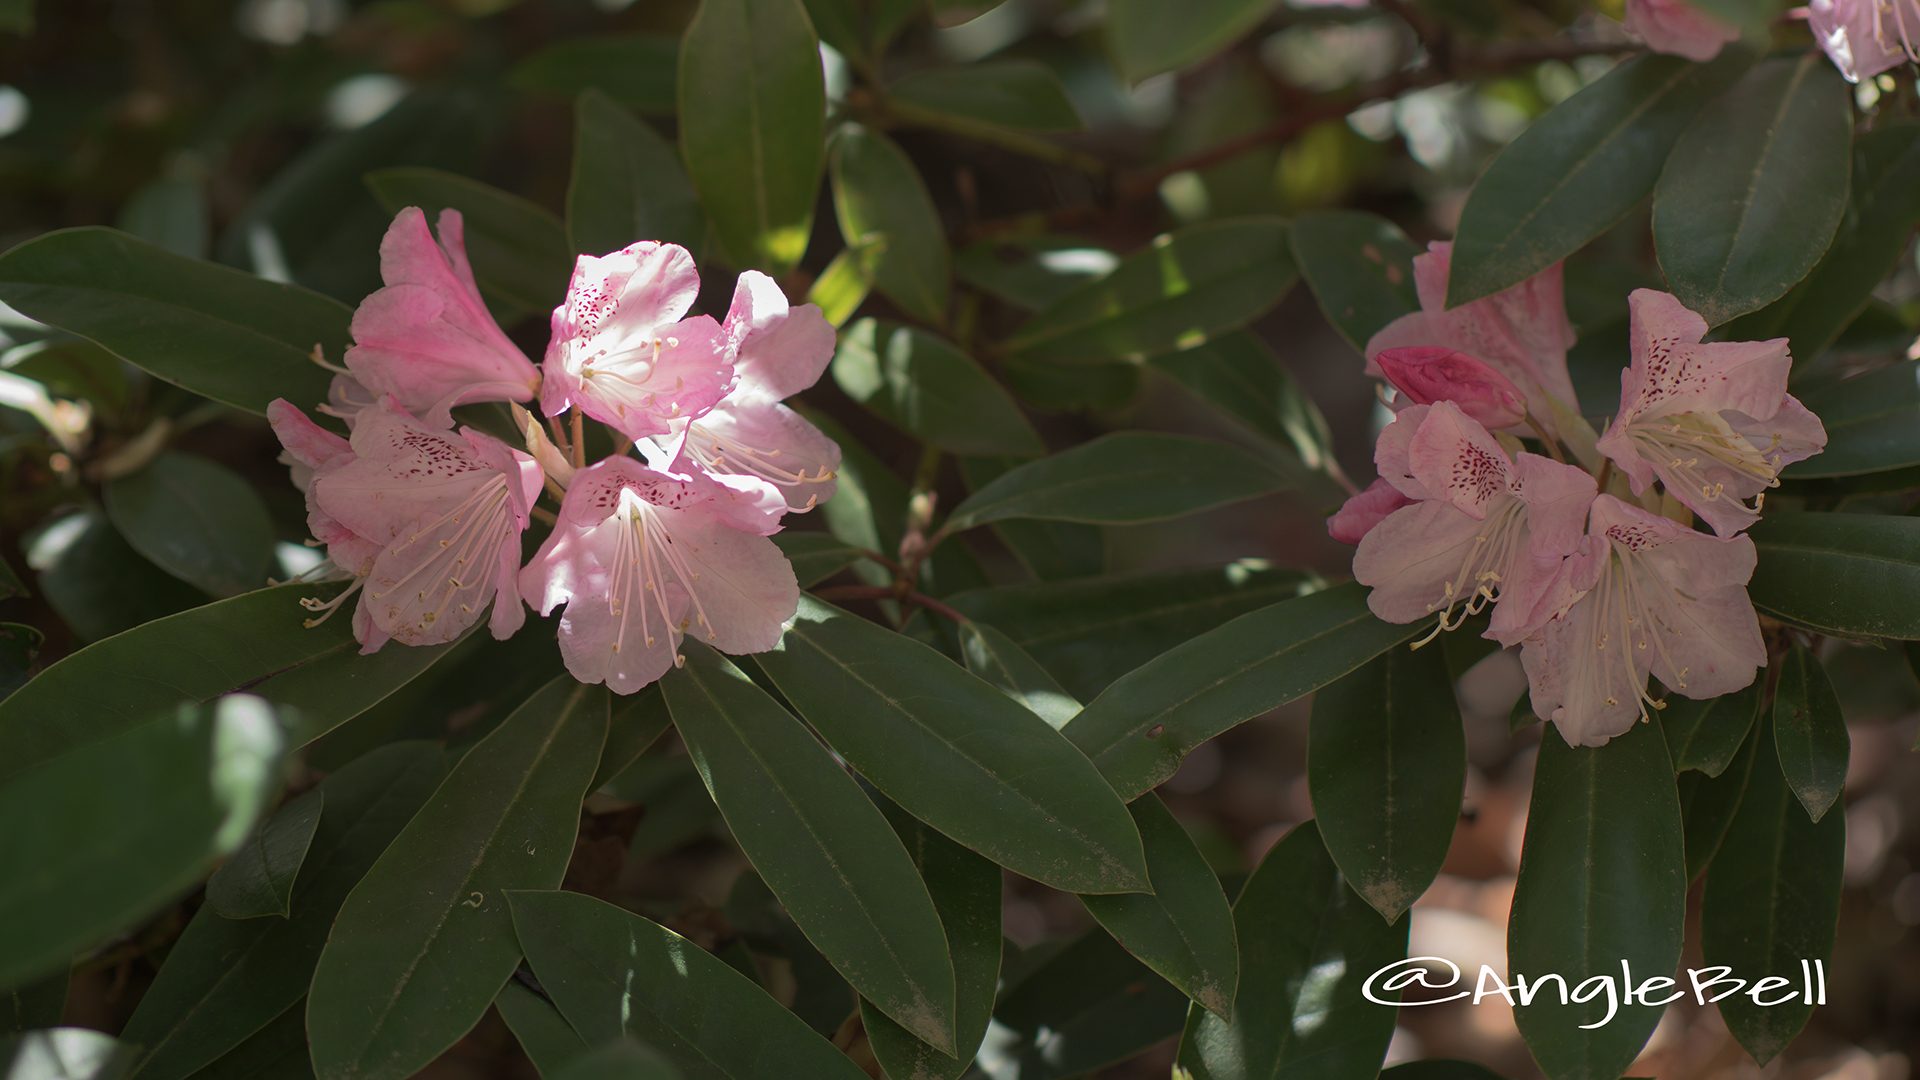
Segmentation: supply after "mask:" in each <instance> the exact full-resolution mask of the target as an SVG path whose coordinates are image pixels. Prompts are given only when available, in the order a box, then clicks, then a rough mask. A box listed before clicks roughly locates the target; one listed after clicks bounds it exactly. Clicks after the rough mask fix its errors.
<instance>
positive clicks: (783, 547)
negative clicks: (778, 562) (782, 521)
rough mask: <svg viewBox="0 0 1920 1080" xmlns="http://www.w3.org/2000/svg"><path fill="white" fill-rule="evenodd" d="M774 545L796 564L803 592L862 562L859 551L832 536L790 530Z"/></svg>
mask: <svg viewBox="0 0 1920 1080" xmlns="http://www.w3.org/2000/svg"><path fill="white" fill-rule="evenodd" d="M773 542H774V543H776V544H778V545H780V553H781V554H782V555H785V556H786V557H787V561H788V562H790V563H792V564H793V576H794V577H795V578H796V579H798V580H799V582H800V587H801V588H803V589H810V588H812V587H814V586H815V585H818V584H820V583H821V582H822V581H825V580H826V579H827V578H830V577H832V576H833V575H835V574H837V573H839V572H840V571H842V570H845V569H846V568H847V567H849V566H852V565H853V564H854V563H856V562H858V561H860V559H861V553H860V548H858V547H856V546H854V545H852V544H849V543H847V542H846V541H844V540H842V539H840V538H839V537H837V536H834V535H833V534H832V533H823V532H794V531H793V530H792V529H791V528H789V529H787V530H785V531H783V532H781V533H779V534H778V535H776V536H775V537H774V538H773Z"/></svg>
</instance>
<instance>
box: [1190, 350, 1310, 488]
mask: <svg viewBox="0 0 1920 1080" xmlns="http://www.w3.org/2000/svg"><path fill="white" fill-rule="evenodd" d="M1153 366H1154V367H1156V368H1159V369H1160V370H1161V371H1163V372H1166V373H1167V374H1168V375H1171V376H1172V377H1173V379H1174V381H1175V382H1178V383H1179V384H1180V385H1181V386H1183V387H1185V388H1186V389H1188V390H1189V391H1192V393H1193V394H1194V395H1195V396H1196V397H1198V398H1200V399H1201V400H1202V401H1205V402H1206V403H1207V404H1208V405H1211V406H1213V407H1214V408H1215V409H1218V410H1219V411H1220V412H1222V413H1224V414H1226V415H1227V416H1229V417H1231V418H1232V419H1234V420H1235V421H1237V422H1238V423H1239V424H1240V425H1241V426H1242V427H1245V428H1246V429H1247V430H1248V431H1251V432H1253V433H1254V434H1255V435H1258V436H1260V437H1262V438H1264V439H1266V440H1267V441H1269V442H1271V443H1273V444H1274V445H1276V446H1281V447H1285V448H1286V449H1288V450H1291V451H1292V452H1293V454H1294V456H1296V457H1298V458H1299V459H1300V463H1301V464H1303V465H1305V466H1306V467H1307V468H1309V469H1321V468H1325V467H1326V464H1327V462H1328V461H1330V460H1331V459H1332V456H1333V433H1332V431H1331V430H1329V429H1328V427H1327V420H1326V417H1324V416H1321V415H1320V410H1319V408H1318V407H1316V406H1315V405H1314V403H1313V399H1311V398H1309V397H1307V395H1306V393H1305V392H1304V391H1302V390H1301V389H1300V385H1299V384H1298V383H1296V382H1294V379H1293V376H1292V375H1291V374H1289V373H1288V371H1287V369H1286V367H1285V366H1284V365H1282V364H1281V363H1280V358H1279V357H1277V356H1275V355H1273V350H1272V349H1270V348H1268V347H1267V344H1266V342H1264V341H1262V340H1260V338H1258V337H1256V336H1255V335H1253V334H1252V333H1249V332H1246V331H1242V332H1240V333H1236V334H1228V335H1226V336H1225V337H1221V338H1217V339H1215V340H1213V341H1209V342H1207V343H1206V344H1205V345H1201V346H1199V347H1197V348H1192V349H1184V350H1182V351H1180V352H1176V353H1168V354H1166V355H1164V356H1160V357H1156V358H1155V359H1154V361H1153Z"/></svg>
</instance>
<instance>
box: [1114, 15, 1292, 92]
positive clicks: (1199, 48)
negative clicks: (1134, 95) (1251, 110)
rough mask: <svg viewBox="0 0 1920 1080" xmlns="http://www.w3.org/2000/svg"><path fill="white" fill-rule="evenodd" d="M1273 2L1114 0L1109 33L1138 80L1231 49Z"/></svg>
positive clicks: (1118, 58) (1124, 67) (1123, 64)
mask: <svg viewBox="0 0 1920 1080" xmlns="http://www.w3.org/2000/svg"><path fill="white" fill-rule="evenodd" d="M1272 7H1273V5H1272V4H1270V3H1268V2H1267V0H1196V2H1194V3H1189V4H1176V5H1168V4H1165V3H1157V2H1155V0H1114V3H1113V4H1112V5H1110V6H1109V8H1108V11H1107V35H1108V40H1109V41H1110V42H1111V43H1112V46H1113V58H1114V61H1115V62H1116V63H1118V64H1119V66H1120V73H1121V74H1123V75H1125V76H1126V77H1127V78H1128V79H1130V80H1132V81H1133V82H1139V81H1140V80H1141V79H1144V78H1146V77H1147V76H1149V75H1158V74H1160V73H1161V72H1163V71H1172V70H1174V69H1175V68H1180V67H1185V66H1186V65H1188V64H1191V63H1193V62H1194V61H1195V60H1200V59H1204V58H1205V57H1207V56H1210V55H1212V54H1213V53H1215V52H1218V51H1219V50H1221V49H1223V48H1225V47H1226V46H1227V45H1228V44H1230V43H1232V42H1233V40H1234V39H1235V38H1238V37H1239V36H1240V35H1242V34H1244V33H1246V32H1247V31H1249V30H1251V29H1253V27H1254V25H1255V24H1256V23H1258V22H1259V21H1260V20H1261V19H1263V18H1265V17H1266V15H1267V13H1268V12H1269V11H1270V10H1271V9H1272Z"/></svg>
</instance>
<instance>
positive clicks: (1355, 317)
mask: <svg viewBox="0 0 1920 1080" xmlns="http://www.w3.org/2000/svg"><path fill="white" fill-rule="evenodd" d="M1290 231H1291V233H1292V236H1293V257H1294V259H1295V260H1296V261H1297V262H1298V263H1299V264H1300V276H1301V277H1303V278H1305V279H1306V282H1307V287H1308V288H1310V289H1312V290H1313V296H1314V299H1316V300H1318V301H1320V310H1321V311H1322V312H1323V313H1325V315H1326V316H1327V322H1329V323H1331V324H1333V328H1334V329H1335V330H1338V331H1339V332H1340V336H1341V337H1344V338H1346V339H1347V343H1348V344H1349V345H1352V346H1353V347H1354V348H1355V349H1364V348H1366V345H1367V339H1368V338H1371V337H1372V336H1373V335H1375V334H1377V333H1379V332H1380V330H1381V329H1382V328H1383V327H1385V326H1386V325H1387V324H1388V323H1390V322H1392V321H1393V320H1395V319H1397V318H1399V317H1400V316H1402V315H1405V314H1407V313H1408V312H1411V311H1416V310H1418V309H1419V307H1420V298H1419V296H1418V295H1417V294H1416V293H1415V292H1414V287H1413V257H1414V256H1415V255H1418V254H1420V249H1419V248H1417V247H1415V246H1414V244H1413V241H1411V240H1408V239H1407V236H1406V234H1405V233H1403V232H1401V231H1400V227H1399V226H1397V225H1395V224H1394V223H1393V222H1391V221H1388V220H1387V219H1385V218H1383V217H1380V216H1379V215H1377V214H1368V213H1363V212H1361V211H1358V210H1318V211H1314V212H1312V213H1307V214H1301V215H1300V216H1299V217H1297V218H1295V219H1294V221H1293V226H1292V228H1291V230H1290Z"/></svg>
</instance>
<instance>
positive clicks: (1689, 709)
mask: <svg viewBox="0 0 1920 1080" xmlns="http://www.w3.org/2000/svg"><path fill="white" fill-rule="evenodd" d="M1763 681H1765V680H1764V676H1763V677H1762V678H1760V679H1756V680H1755V681H1754V683H1753V685H1752V686H1749V687H1747V688H1746V689H1745V690H1736V691H1734V692H1733V693H1731V694H1722V695H1721V696H1719V697H1717V698H1708V699H1707V700H1705V701H1696V700H1694V699H1692V698H1685V697H1681V696H1680V695H1679V694H1668V695H1667V697H1666V702H1667V705H1666V708H1664V709H1662V710H1661V711H1660V730H1661V731H1662V732H1664V733H1665V734H1666V737H1667V751H1668V752H1669V753H1670V754H1672V755H1673V767H1674V769H1675V770H1676V771H1681V772H1684V771H1686V770H1688V769H1692V770H1694V771H1697V772H1703V773H1705V774H1707V775H1708V776H1719V775H1720V774H1721V773H1722V772H1724V771H1726V768H1727V765H1728V764H1729V763H1730V762H1732V761H1733V758H1734V755H1735V754H1737V753H1738V752H1739V750H1740V747H1741V745H1742V744H1743V743H1745V742H1746V740H1747V733H1748V732H1749V731H1751V730H1753V721H1754V718H1755V717H1756V716H1758V715H1759V714H1760V691H1761V683H1762V682H1763Z"/></svg>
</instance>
